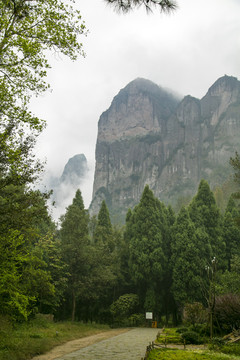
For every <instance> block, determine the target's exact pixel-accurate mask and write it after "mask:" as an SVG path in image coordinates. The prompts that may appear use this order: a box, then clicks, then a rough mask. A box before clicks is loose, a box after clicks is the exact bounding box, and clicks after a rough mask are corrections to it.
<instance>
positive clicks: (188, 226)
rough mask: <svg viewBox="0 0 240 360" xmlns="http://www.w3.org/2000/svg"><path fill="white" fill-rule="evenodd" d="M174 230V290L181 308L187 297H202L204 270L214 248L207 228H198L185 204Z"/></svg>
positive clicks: (197, 299)
mask: <svg viewBox="0 0 240 360" xmlns="http://www.w3.org/2000/svg"><path fill="white" fill-rule="evenodd" d="M173 232H174V236H173V242H172V254H173V255H172V258H171V261H172V269H173V273H172V278H173V284H172V291H173V295H174V299H175V300H176V301H177V302H178V304H179V306H180V308H181V307H182V306H183V305H184V304H185V303H186V302H187V301H201V300H202V297H203V294H202V286H203V279H202V271H203V269H204V266H205V261H207V259H208V256H209V253H210V251H211V250H210V246H209V243H208V238H207V236H206V234H205V232H204V231H202V230H200V229H198V230H197V229H196V227H195V225H194V223H193V222H192V221H191V219H190V217H189V214H188V211H187V209H185V208H182V209H181V211H180V213H179V215H178V217H177V220H176V223H175V224H174V227H173ZM206 257H207V258H206Z"/></svg>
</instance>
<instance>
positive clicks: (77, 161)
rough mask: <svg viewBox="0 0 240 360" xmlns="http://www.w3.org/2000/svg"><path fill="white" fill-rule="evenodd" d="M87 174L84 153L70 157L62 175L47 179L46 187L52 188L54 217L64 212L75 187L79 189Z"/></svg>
mask: <svg viewBox="0 0 240 360" xmlns="http://www.w3.org/2000/svg"><path fill="white" fill-rule="evenodd" d="M87 175H88V164H87V159H86V157H85V155H84V154H77V155H74V156H73V157H71V158H70V159H69V160H68V162H67V163H66V165H65V166H64V170H63V172H62V175H61V176H60V177H59V178H57V177H51V178H50V179H48V188H50V189H52V190H53V198H52V200H53V201H54V203H55V209H54V210H53V213H54V217H55V218H58V217H59V216H60V215H61V214H63V213H64V212H65V208H66V207H67V206H68V205H69V204H70V203H71V202H72V199H73V198H74V195H75V192H76V190H77V189H79V188H80V189H81V187H82V185H83V183H84V180H85V179H86V178H87Z"/></svg>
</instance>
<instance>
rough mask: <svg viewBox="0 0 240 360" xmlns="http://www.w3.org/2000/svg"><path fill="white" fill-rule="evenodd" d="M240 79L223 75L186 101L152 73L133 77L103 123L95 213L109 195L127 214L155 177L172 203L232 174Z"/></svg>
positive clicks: (115, 211) (239, 133)
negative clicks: (156, 81) (203, 184)
mask: <svg viewBox="0 0 240 360" xmlns="http://www.w3.org/2000/svg"><path fill="white" fill-rule="evenodd" d="M239 139H240V82H239V81H238V80H237V79H236V78H234V77H229V76H224V77H222V78H220V79H218V80H217V81H216V82H215V83H214V84H213V85H212V86H211V87H210V89H209V90H208V92H207V94H206V95H205V96H204V97H203V98H202V99H201V100H200V99H196V98H194V97H192V96H186V97H184V98H183V99H182V100H181V99H178V98H176V97H175V96H173V95H171V94H170V93H169V92H167V91H165V90H164V89H162V88H160V87H159V86H157V85H156V84H154V83H152V82H151V81H149V80H145V79H136V80H134V81H132V82H131V83H129V84H128V85H127V86H126V87H125V88H124V89H122V90H121V91H120V92H119V94H118V95H117V96H116V97H115V98H114V99H113V101H112V104H111V106H110V108H109V109H108V110H107V111H105V112H104V113H103V114H102V115H101V117H100V119H99V123H98V137H97V144H96V167H95V176H94V186H93V200H92V203H91V206H90V212H91V213H92V214H94V213H97V212H98V210H99V206H100V204H101V201H102V199H105V200H106V202H107V205H108V207H109V209H110V211H111V214H112V216H119V218H120V220H123V218H124V216H125V214H126V211H127V209H128V208H129V207H130V208H131V207H133V206H134V205H135V204H136V203H137V202H138V201H139V199H140V196H141V194H142V191H143V189H144V186H145V185H146V184H148V185H149V186H150V188H151V189H152V190H153V191H154V194H155V196H157V197H158V198H160V200H162V201H164V202H166V203H171V204H173V205H174V203H175V202H176V201H177V199H178V198H179V197H181V196H188V195H189V196H192V195H193V194H194V192H195V191H196V189H197V186H198V183H199V181H200V179H201V178H205V179H206V180H208V181H209V183H210V185H211V186H214V185H216V184H221V183H222V182H223V181H224V180H225V179H226V178H227V176H228V174H229V173H230V167H229V158H230V156H233V155H234V153H235V151H236V150H239V147H240V145H239Z"/></svg>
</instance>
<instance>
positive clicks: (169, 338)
mask: <svg viewBox="0 0 240 360" xmlns="http://www.w3.org/2000/svg"><path fill="white" fill-rule="evenodd" d="M176 330H177V329H176V328H169V329H164V330H163V331H162V332H161V333H160V336H159V337H158V338H157V342H158V343H159V344H182V343H183V340H182V337H181V334H179V333H177V332H176Z"/></svg>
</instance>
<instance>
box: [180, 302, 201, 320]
mask: <svg viewBox="0 0 240 360" xmlns="http://www.w3.org/2000/svg"><path fill="white" fill-rule="evenodd" d="M183 321H184V323H186V324H191V325H196V324H202V323H205V322H206V321H207V311H206V309H205V308H204V307H203V305H202V304H201V303H199V302H194V303H192V304H185V306H184V312H183Z"/></svg>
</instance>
